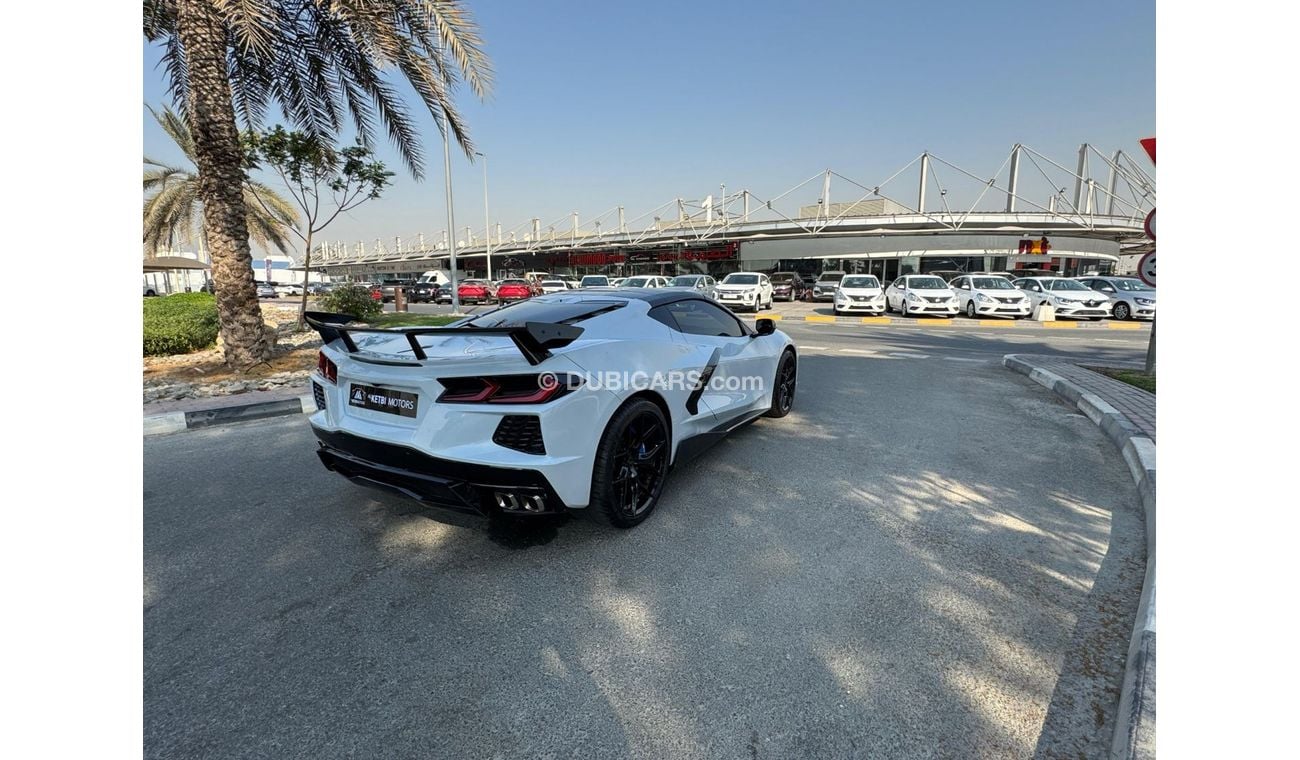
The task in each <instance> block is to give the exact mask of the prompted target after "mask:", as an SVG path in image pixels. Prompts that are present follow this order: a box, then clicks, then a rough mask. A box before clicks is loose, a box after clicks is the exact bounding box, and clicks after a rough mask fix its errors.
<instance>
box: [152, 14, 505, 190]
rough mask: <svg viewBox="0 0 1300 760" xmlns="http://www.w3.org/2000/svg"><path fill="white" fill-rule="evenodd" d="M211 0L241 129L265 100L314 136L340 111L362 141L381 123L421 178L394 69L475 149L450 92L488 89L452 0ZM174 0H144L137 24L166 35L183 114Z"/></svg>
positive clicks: (413, 132)
mask: <svg viewBox="0 0 1300 760" xmlns="http://www.w3.org/2000/svg"><path fill="white" fill-rule="evenodd" d="M211 1H212V6H213V8H214V10H215V11H216V12H217V13H218V14H219V15H220V16H221V18H222V21H223V23H224V24H225V27H226V31H227V34H228V38H229V42H228V56H227V57H228V74H229V78H230V87H231V96H232V97H231V100H232V104H233V105H234V107H235V110H236V113H237V114H238V115H239V118H240V119H241V120H242V121H243V122H244V124H245V126H246V127H248V128H254V127H256V126H258V125H260V123H261V121H262V119H263V118H264V117H265V116H266V113H267V110H268V108H269V107H270V106H271V105H272V104H273V103H274V104H275V105H276V106H278V109H279V111H280V112H281V113H282V114H283V116H284V118H285V120H286V121H288V122H290V123H292V124H294V125H295V126H296V127H297V128H298V129H301V130H303V131H305V132H308V133H310V134H314V135H318V136H329V137H335V136H337V135H338V133H339V132H340V131H341V130H342V128H343V123H344V120H345V118H346V119H350V120H351V121H352V123H353V126H354V127H355V128H356V131H357V133H358V136H359V138H360V139H361V141H362V142H363V143H365V144H367V145H371V144H373V142H374V140H375V138H376V131H377V129H378V127H379V126H380V125H381V124H382V126H383V129H384V131H385V132H386V133H387V135H388V138H389V140H390V141H391V142H392V143H393V144H394V146H395V147H396V148H397V150H398V152H399V154H400V155H401V157H402V160H403V162H404V163H405V164H406V165H407V167H408V168H409V169H410V171H411V173H412V174H413V175H414V176H415V177H416V178H417V179H418V178H419V177H420V176H421V175H422V173H423V172H422V168H421V167H422V165H423V155H422V150H421V145H420V139H419V137H420V136H419V132H418V129H417V128H416V126H415V123H414V121H413V119H412V117H411V114H410V112H409V111H408V110H407V108H406V107H405V105H404V104H403V102H402V98H401V97H400V95H399V93H398V90H397V88H396V87H395V86H394V84H395V83H394V82H393V81H392V80H391V79H390V77H391V76H392V74H391V73H389V72H396V73H397V74H398V75H399V77H400V78H401V79H405V80H406V81H407V82H409V83H410V85H411V86H412V88H413V89H414V90H415V92H416V94H417V96H418V97H419V99H420V102H421V103H422V104H423V105H424V107H425V108H427V109H428V111H429V113H430V114H431V115H432V116H433V118H434V121H435V122H436V123H437V125H438V128H439V129H440V130H443V131H444V132H447V131H449V132H450V134H452V135H454V136H455V138H456V141H457V143H458V144H459V145H460V146H461V148H462V149H463V150H464V151H465V153H466V155H472V154H473V149H474V145H473V142H472V140H471V139H470V136H469V132H468V130H467V128H466V126H465V124H464V121H463V119H462V117H461V115H460V113H459V112H458V111H457V110H456V107H455V104H454V98H453V91H454V90H455V88H456V87H457V85H458V84H460V82H461V81H462V78H463V81H464V83H465V84H466V85H467V86H468V87H469V89H470V90H471V91H472V92H473V93H474V94H475V95H476V96H477V97H479V98H485V97H487V96H488V93H489V91H490V90H491V87H492V80H493V76H494V74H493V71H492V65H491V62H490V61H489V59H488V56H487V53H486V52H485V51H484V46H483V39H482V36H481V34H480V32H479V27H478V25H477V23H476V22H475V21H474V20H473V18H472V16H471V15H470V13H469V11H468V10H467V9H466V8H465V5H464V3H463V2H460V0H279V1H278V2H271V0H211ZM174 2H175V0H144V5H145V14H144V15H145V19H144V33H145V37H146V38H147V39H149V40H151V41H159V40H161V41H162V42H163V44H164V45H165V49H164V51H163V63H162V65H164V66H165V67H166V70H167V75H168V78H169V79H170V83H171V86H170V88H169V91H170V94H171V96H172V98H173V100H174V101H175V105H176V107H177V109H178V110H179V111H180V114H179V115H180V118H181V119H182V120H183V119H184V116H185V113H184V108H185V100H186V97H187V95H188V89H187V88H188V70H187V68H186V60H185V51H184V49H183V48H182V47H181V45H180V43H179V40H178V38H177V35H176V33H175V8H174Z"/></svg>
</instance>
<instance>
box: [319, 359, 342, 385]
mask: <svg viewBox="0 0 1300 760" xmlns="http://www.w3.org/2000/svg"><path fill="white" fill-rule="evenodd" d="M316 370H317V371H318V372H320V374H321V377H324V378H325V379H326V380H329V381H330V382H331V383H334V384H335V385H338V382H339V368H338V365H336V364H335V363H334V362H333V361H331V360H330V358H329V357H328V356H326V355H325V352H324V351H318V352H317V353H316Z"/></svg>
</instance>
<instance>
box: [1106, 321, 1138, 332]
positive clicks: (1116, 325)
mask: <svg viewBox="0 0 1300 760" xmlns="http://www.w3.org/2000/svg"><path fill="white" fill-rule="evenodd" d="M1106 327H1108V328H1110V329H1112V330H1141V329H1142V325H1140V324H1138V323H1137V322H1111V323H1109V324H1107V325H1106Z"/></svg>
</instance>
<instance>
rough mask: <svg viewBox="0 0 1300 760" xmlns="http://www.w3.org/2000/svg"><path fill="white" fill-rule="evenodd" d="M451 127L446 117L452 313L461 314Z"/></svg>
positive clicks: (444, 161)
mask: <svg viewBox="0 0 1300 760" xmlns="http://www.w3.org/2000/svg"><path fill="white" fill-rule="evenodd" d="M450 130H451V126H450V122H449V121H448V120H447V118H446V115H445V114H444V116H443V124H442V166H443V174H444V176H445V177H446V187H447V248H448V249H449V250H450V251H451V313H452V314H460V286H459V285H457V284H456V219H455V217H454V216H453V214H452V210H451V207H452V200H451V137H450V136H449V135H448V132H450Z"/></svg>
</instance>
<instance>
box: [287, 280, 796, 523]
mask: <svg viewBox="0 0 1300 760" xmlns="http://www.w3.org/2000/svg"><path fill="white" fill-rule="evenodd" d="M648 298H649V297H647V298H642V297H638V296H628V295H627V294H621V293H619V292H618V291H617V290H614V289H608V290H582V291H570V292H566V293H561V294H554V295H542V296H537V297H535V298H533V299H531V300H529V301H524V302H521V304H520V305H523V304H545V303H555V302H570V303H576V302H580V301H618V302H623V303H624V305H623V306H622V307H620V308H616V309H614V310H612V311H610V312H608V313H604V314H600V315H598V316H595V317H592V318H590V319H585V320H582V321H579V322H577V323H576V325H577V326H578V327H581V328H582V334H581V336H580V337H578V338H577V339H576V340H574V341H573V342H572V343H569V344H568V345H566V346H563V347H560V348H553V349H551V351H550V353H551V355H550V356H549V357H547V358H545V359H544V360H543V361H541V362H540V363H539V364H536V365H530V364H529V363H528V361H527V360H526V359H525V358H524V357H523V355H522V354H521V352H520V350H519V349H518V348H517V347H516V346H515V345H514V344H513V343H512V341H511V339H510V338H509V337H507V336H502V335H485V336H481V337H480V336H473V335H465V334H463V333H461V334H455V335H449V336H438V335H435V334H426V335H423V336H420V337H419V338H418V340H419V343H420V345H421V346H422V347H423V349H424V351H425V353H426V354H427V358H426V359H424V360H417V359H415V358H414V355H413V353H412V349H411V347H410V344H409V342H408V339H407V338H406V337H405V335H404V334H403V333H391V332H390V333H365V332H356V333H354V334H352V339H353V341H354V342H355V345H356V347H357V352H356V353H351V352H349V351H348V350H347V349H346V347H345V346H344V345H343V343H342V342H341V341H340V340H337V339H336V340H332V341H330V342H329V343H328V344H327V345H325V346H323V347H322V348H321V353H322V354H324V355H325V356H326V357H327V358H329V359H330V360H331V361H333V362H334V364H335V366H336V367H337V379H336V381H335V382H330V381H329V379H328V378H326V377H325V376H324V375H322V374H321V372H320V370H317V371H315V372H313V373H312V375H311V382H312V383H313V384H315V386H318V387H319V388H320V389H321V390H322V391H323V395H324V400H325V402H326V403H325V408H324V409H322V410H319V411H316V412H315V413H313V414H312V415H311V416H310V417H309V420H310V423H311V425H312V427H313V428H315V429H316V430H317V431H322V432H325V433H338V432H342V433H346V434H348V435H351V436H357V437H360V438H363V439H368V440H371V441H378V442H382V443H387V444H395V445H398V446H402V447H406V448H409V449H412V450H414V451H416V452H419V453H421V454H424V455H427V456H429V457H436V458H438V459H440V460H450V461H453V462H463V463H466V464H472V465H486V466H489V467H493V468H503V469H508V470H528V471H536V472H538V473H541V474H542V475H543V476H545V478H546V480H547V482H548V483H549V484H550V486H551V487H553V489H554V491H555V493H556V495H558V497H559V498H560V499H561V500H562V502H563V505H564V506H567V507H569V508H583V507H586V506H587V505H588V503H589V501H590V495H591V480H592V472H593V466H594V462H595V455H596V449H597V447H598V445H599V442H600V439H601V436H602V434H603V432H604V430H605V427H606V426H607V424H608V422H609V420H610V418H611V417H612V416H613V415H614V413H615V411H616V410H617V409H618V408H619V407H620V406H622V405H623V403H624V402H626V401H627V400H628V399H629V398H630V397H631V396H633V395H634V394H636V393H638V391H639V390H640V389H638V388H635V387H633V388H625V387H618V386H615V387H596V385H598V384H599V378H600V377H602V376H603V375H602V373H620V374H621V373H637V372H642V373H646V375H647V377H653V376H654V374H655V373H669V372H670V371H677V372H681V373H683V374H687V375H689V373H691V372H696V373H698V372H699V371H701V370H702V369H703V368H705V367H706V366H708V365H709V364H710V360H711V359H712V357H713V355H714V353H715V351H716V353H717V355H718V361H717V364H716V369H715V370H714V376H715V377H717V378H721V379H720V380H717V381H714V382H712V383H710V385H709V386H708V387H707V388H706V389H705V390H704V392H703V394H702V395H700V396H699V403H698V405H697V409H696V412H695V413H692V412H691V411H690V410H689V409H688V403H687V402H688V400H689V399H690V397H691V395H692V391H693V390H694V389H693V388H692V387H691V386H690V385H689V383H682V384H672V383H665V384H663V385H662V386H656V387H653V388H652V389H651V390H652V391H653V393H654V394H656V395H657V396H658V398H659V399H660V400H662V402H663V405H664V406H665V407H666V411H667V416H668V418H669V420H670V436H671V458H670V460H669V461H670V462H675V461H676V459H677V456H678V453H679V447H680V446H681V444H682V442H683V441H687V440H691V439H692V438H694V437H696V436H705V435H706V434H717V432H718V430H719V428H720V427H726V426H727V425H731V424H740V423H741V422H743V421H748V419H749V418H752V417H753V416H754V415H757V414H761V413H762V412H765V411H766V410H768V409H769V408H770V407H771V404H772V391H773V385H774V378H775V375H776V368H777V364H778V362H779V360H780V357H781V356H782V354H783V352H784V351H785V350H786V349H787V348H792V343H791V340H790V338H789V337H788V336H786V335H785V334H784V333H782V332H780V331H776V332H773V333H772V334H769V335H762V336H759V335H756V334H754V333H753V330H752V329H751V328H749V327H748V326H747V325H745V323H744V322H741V321H740V320H739V319H737V318H736V317H734V316H733V315H730V314H728V315H727V316H728V317H729V318H731V319H736V321H737V324H738V325H739V329H740V330H742V331H745V332H746V334H744V335H742V336H740V337H719V336H705V335H694V334H687V333H683V332H679V331H678V330H675V329H673V328H671V327H669V326H667V325H665V324H663V323H661V322H659V321H656V320H655V319H654V318H653V317H651V316H649V310H650V309H651V308H652V306H653V304H652V303H651V302H649V301H648V300H647V299H648ZM663 298H664V299H666V300H673V299H674V298H685V299H693V300H700V299H698V298H696V297H694V296H691V295H689V294H677V293H672V294H664V296H663ZM709 303H711V305H712V307H713V308H717V307H718V305H717V304H716V303H712V302H709ZM512 308H519V306H516V305H512V306H508V307H503V308H502V309H498V310H494V311H492V312H488V313H486V314H481V315H475V316H474V317H471V318H470V320H477V319H480V318H483V317H485V316H488V315H496V314H508V312H507V311H506V310H507V309H512ZM719 311H721V312H723V313H725V309H719ZM466 321H469V320H466ZM367 360H370V361H367ZM376 360H378V361H389V362H392V361H401V362H403V363H404V364H405V366H389V365H384V364H375V363H373V362H374V361H376ZM546 372H550V373H556V374H559V373H570V374H575V375H580V376H591V377H595V378H597V381H596V382H595V383H584V384H583V385H582V386H581V387H579V388H578V389H577V390H574V391H572V392H570V393H568V394H567V395H563V396H561V397H559V398H557V399H554V400H552V401H550V402H548V403H542V404H494V403H438V402H437V401H436V399H437V398H438V397H439V395H441V394H442V393H443V392H444V390H445V386H444V385H443V384H442V383H440V382H439V381H438V378H439V377H444V378H452V377H482V376H500V375H537V374H539V373H546ZM747 375H754V376H757V377H760V378H762V382H761V386H760V387H758V388H750V389H747V390H746V389H743V388H742V389H735V390H733V389H730V388H729V387H728V386H727V385H726V383H727V380H726V378H728V377H732V376H736V377H744V376H747ZM353 383H358V384H364V385H367V386H376V387H379V388H382V389H388V390H395V391H403V392H406V393H415V394H417V395H418V401H417V405H416V412H415V416H414V417H402V416H398V415H396V414H392V413H388V412H383V411H378V410H372V409H365V408H359V407H355V406H352V405H350V404H349V403H348V397H349V391H350V390H351V385H352V384H353ZM714 386H718V387H717V389H715V387H714ZM507 415H535V416H536V417H537V418H538V420H539V424H540V429H541V436H542V439H543V441H544V444H545V453H544V454H531V453H525V452H523V451H518V450H515V449H513V448H508V447H506V446H502V445H499V444H498V443H496V442H495V441H494V440H493V437H494V433H495V432H496V431H497V426H498V425H499V424H500V423H501V420H502V417H504V416H507ZM317 434H318V436H320V432H318V433H317ZM322 440H324V439H323V438H322Z"/></svg>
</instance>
